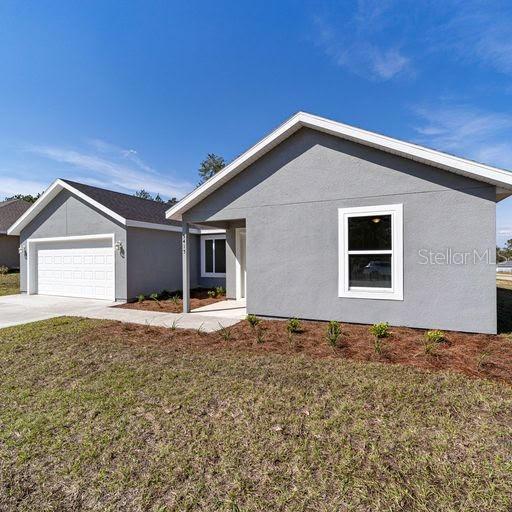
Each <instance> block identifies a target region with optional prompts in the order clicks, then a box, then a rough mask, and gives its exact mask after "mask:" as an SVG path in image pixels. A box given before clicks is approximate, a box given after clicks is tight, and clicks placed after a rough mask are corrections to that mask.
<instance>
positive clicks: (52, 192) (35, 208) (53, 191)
mask: <svg viewBox="0 0 512 512" xmlns="http://www.w3.org/2000/svg"><path fill="white" fill-rule="evenodd" d="M64 189H66V190H69V191H70V192H71V193H73V194H74V195H76V196H77V197H79V198H80V199H83V200H84V201H85V202H86V203H89V204H90V205H91V206H94V207H95V208H97V209H98V210H100V211H101V212H103V213H105V214H106V215H108V216H109V217H112V218H113V219H115V220H116V221H118V222H120V223H121V224H123V225H126V219H125V218H124V217H121V215H119V214H117V213H115V212H113V211H112V210H110V209H109V208H107V207H106V206H103V205H102V204H100V203H98V201H95V200H94V199H91V198H90V197H89V196H88V195H86V194H84V193H83V192H80V191H79V190H77V189H76V188H74V187H72V186H71V185H69V184H68V183H66V182H65V181H62V180H61V179H57V180H55V181H54V182H53V183H52V184H51V185H50V186H49V187H48V188H47V189H46V190H45V191H44V192H43V195H42V196H41V197H40V198H39V199H38V200H37V201H36V202H35V203H34V204H33V205H32V206H31V207H30V208H29V209H28V210H27V211H26V212H25V213H24V214H23V215H22V216H21V217H20V218H19V219H18V220H17V221H16V222H15V223H14V224H13V225H12V226H11V227H10V228H9V229H8V230H7V233H8V234H9V235H19V234H20V232H21V230H22V229H23V228H24V227H25V226H26V225H27V224H28V223H29V222H30V221H31V220H32V219H34V218H35V217H36V216H37V215H38V214H39V212H40V211H41V210H42V209H43V208H44V207H45V206H46V205H47V204H48V203H49V202H50V201H51V200H52V199H54V198H55V197H56V196H57V194H58V193H59V192H60V191H61V190H64Z"/></svg>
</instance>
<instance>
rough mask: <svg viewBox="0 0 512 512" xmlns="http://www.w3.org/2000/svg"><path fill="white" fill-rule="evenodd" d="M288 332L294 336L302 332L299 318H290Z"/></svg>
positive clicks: (287, 326)
mask: <svg viewBox="0 0 512 512" xmlns="http://www.w3.org/2000/svg"><path fill="white" fill-rule="evenodd" d="M286 330H287V331H288V332H289V333H292V334H297V333H299V332H302V324H301V323H300V320H299V319H298V318H290V319H289V320H288V324H287V325H286Z"/></svg>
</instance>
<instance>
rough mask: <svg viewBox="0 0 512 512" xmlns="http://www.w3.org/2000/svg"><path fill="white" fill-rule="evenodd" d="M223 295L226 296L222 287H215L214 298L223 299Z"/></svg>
mask: <svg viewBox="0 0 512 512" xmlns="http://www.w3.org/2000/svg"><path fill="white" fill-rule="evenodd" d="M224 295H226V290H225V289H224V287H223V286H216V287H215V296H216V297H223V296H224Z"/></svg>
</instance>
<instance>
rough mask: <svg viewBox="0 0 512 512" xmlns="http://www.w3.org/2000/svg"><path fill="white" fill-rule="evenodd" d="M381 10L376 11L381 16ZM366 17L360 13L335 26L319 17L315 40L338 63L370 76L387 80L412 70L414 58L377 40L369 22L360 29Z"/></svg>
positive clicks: (393, 46)
mask: <svg viewBox="0 0 512 512" xmlns="http://www.w3.org/2000/svg"><path fill="white" fill-rule="evenodd" d="M380 14H381V12H380V11H379V13H378V14H377V13H374V16H373V17H374V18H378V17H379V16H380ZM362 23H364V20H363V19H362V18H361V16H360V15H359V14H356V15H355V16H354V17H353V18H352V19H350V20H349V21H348V22H346V23H345V24H343V25H342V26H341V27H339V29H337V30H336V29H335V28H334V26H332V25H331V24H330V23H327V22H326V21H325V20H324V19H323V18H320V17H317V18H316V19H315V29H316V37H315V41H316V44H317V46H319V47H320V48H321V49H322V50H323V51H324V53H325V54H326V55H327V56H328V57H329V58H330V59H331V60H332V61H333V62H334V63H335V64H336V65H338V66H340V67H343V68H345V69H348V70H349V71H351V72H353V73H355V74H357V75H360V76H363V77H365V78H369V79H371V80H379V81H386V80H391V79H392V78H395V77H397V76H398V75H403V74H404V73H405V72H411V71H412V69H411V60H410V58H409V57H407V56H406V55H404V54H403V52H402V50H401V49H400V48H399V46H397V45H383V44H381V43H379V42H378V41H374V38H373V37H372V33H371V32H370V33H369V32H368V25H366V29H365V31H364V32H362V31H361V30H360V28H361V24H362Z"/></svg>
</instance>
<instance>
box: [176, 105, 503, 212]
mask: <svg viewBox="0 0 512 512" xmlns="http://www.w3.org/2000/svg"><path fill="white" fill-rule="evenodd" d="M301 128H311V129H313V130H318V131H321V132H324V133H328V134H330V135H334V136H337V137H340V138H344V139H347V140H351V141H353V142H356V143H359V144H363V145H366V146H370V147H373V148H376V149H379V150H382V151H385V152H388V153H391V154H395V155H398V156H402V157H404V158H409V159H411V160H415V161H418V162H421V163H424V164H427V165H431V166H433V167H437V168H440V169H444V170H446V171H450V172H453V173H456V174H460V175H463V176H466V177H469V178H472V179H475V180H478V181H482V182H485V183H489V184H491V185H494V186H496V187H497V200H500V199H503V198H504V197H508V196H509V195H511V194H512V173H511V172H509V171H506V170H503V169H498V168H495V167H490V166H487V165H484V164H480V163H477V162H473V161H471V160H466V159H463V158H459V157H456V156H453V155H449V154H446V153H441V152H439V151H435V150H433V149H429V148H425V147H422V146H418V145H416V144H412V143H410V142H404V141H400V140H397V139H393V138H391V137H386V136H384V135H380V134H378V133H374V132H369V131H366V130H362V129H360V128H355V127H353V126H349V125H346V124H342V123H338V122H336V121H332V120H330V119H325V118H322V117H319V116H314V115H312V114H307V113H305V112H299V113H297V114H295V115H294V116H292V117H291V118H290V119H288V120H287V121H286V122H285V123H283V124H282V125H281V126H279V127H278V128H276V129H275V130H274V131H273V132H271V133H270V134H269V135H267V136H266V137H264V138H263V139H262V140H260V141H259V142H258V143H257V144H255V145H254V146H253V147H251V148H250V149H249V150H247V151H246V152H245V153H243V154H242V155H240V156H239V157H238V158H236V159H235V160H234V161H233V162H231V163H230V164H229V165H227V166H226V167H224V169H222V170H221V171H220V172H218V173H217V174H216V175H215V176H213V177H212V178H210V179H209V180H208V181H207V182H205V183H203V184H202V185H201V186H200V187H198V188H197V189H195V190H194V191H193V192H191V193H190V194H188V195H187V196H185V197H184V198H183V199H182V200H181V201H180V202H179V203H177V204H176V205H174V206H173V207H171V208H170V209H169V210H168V211H167V213H166V217H167V218H168V219H174V220H181V218H182V215H183V213H184V212H186V211H187V210H189V209H190V208H192V207H193V206H195V205H196V204H198V203H199V202H200V201H202V200H203V199H204V198H205V197H207V196H208V195H210V194H212V193H213V192H214V191H215V190H217V189H218V188H220V187H221V186H222V185H223V184H224V183H226V182H227V181H229V180H230V179H231V178H233V177H234V176H236V175H237V174H238V173H240V172H242V171H243V170H244V169H246V168H247V167H249V166H250V165H251V164H252V163H254V162H255V161H256V160H258V159H259V158H261V157H262V156H263V155H265V154H266V153H268V152H269V151H271V150H272V149H273V148H275V147H276V146H277V145H279V144H280V143H281V142H283V141H284V140H286V139H287V138H288V137H290V136H291V135H292V134H293V133H295V132H297V131H298V130H299V129H301Z"/></svg>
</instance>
